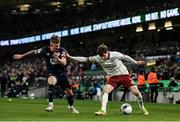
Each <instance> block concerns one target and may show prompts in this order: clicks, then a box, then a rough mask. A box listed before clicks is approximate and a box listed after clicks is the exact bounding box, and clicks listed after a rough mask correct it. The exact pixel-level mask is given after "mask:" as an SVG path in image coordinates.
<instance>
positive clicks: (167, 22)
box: [164, 20, 172, 28]
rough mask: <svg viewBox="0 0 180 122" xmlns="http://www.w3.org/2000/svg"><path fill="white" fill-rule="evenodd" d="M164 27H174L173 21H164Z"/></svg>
mask: <svg viewBox="0 0 180 122" xmlns="http://www.w3.org/2000/svg"><path fill="white" fill-rule="evenodd" d="M164 27H165V28H168V27H172V21H170V20H169V21H166V22H165V23H164Z"/></svg>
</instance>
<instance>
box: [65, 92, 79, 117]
mask: <svg viewBox="0 0 180 122" xmlns="http://www.w3.org/2000/svg"><path fill="white" fill-rule="evenodd" d="M65 93H66V96H67V101H68V109H69V110H70V111H71V112H72V113H75V114H79V111H78V110H77V109H76V108H75V107H74V106H73V104H74V97H73V92H72V90H71V89H66V90H65Z"/></svg>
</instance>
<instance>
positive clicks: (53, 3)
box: [50, 2, 61, 6]
mask: <svg viewBox="0 0 180 122" xmlns="http://www.w3.org/2000/svg"><path fill="white" fill-rule="evenodd" d="M60 4H61V3H60V2H51V3H50V5H52V6H58V5H60Z"/></svg>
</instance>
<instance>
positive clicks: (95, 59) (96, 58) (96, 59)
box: [88, 55, 99, 62]
mask: <svg viewBox="0 0 180 122" xmlns="http://www.w3.org/2000/svg"><path fill="white" fill-rule="evenodd" d="M98 59H99V56H98V55H96V56H90V57H88V60H89V61H90V62H98Z"/></svg>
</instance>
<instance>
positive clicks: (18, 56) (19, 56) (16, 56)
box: [13, 54, 23, 59]
mask: <svg viewBox="0 0 180 122" xmlns="http://www.w3.org/2000/svg"><path fill="white" fill-rule="evenodd" d="M21 58H23V55H21V54H15V55H13V59H21Z"/></svg>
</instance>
